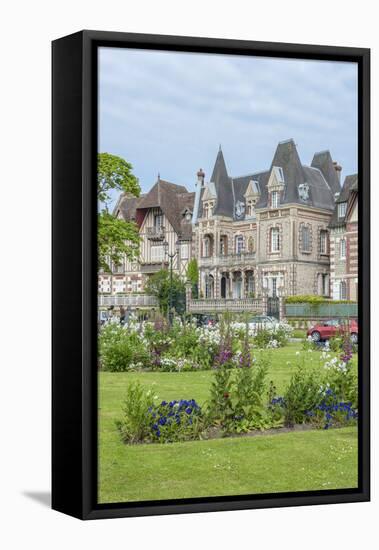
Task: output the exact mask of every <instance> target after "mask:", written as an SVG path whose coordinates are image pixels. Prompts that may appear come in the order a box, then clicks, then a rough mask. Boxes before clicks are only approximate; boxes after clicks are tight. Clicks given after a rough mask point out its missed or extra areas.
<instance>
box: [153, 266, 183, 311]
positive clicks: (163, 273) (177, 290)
mask: <svg viewBox="0 0 379 550" xmlns="http://www.w3.org/2000/svg"><path fill="white" fill-rule="evenodd" d="M170 288H171V292H172V305H173V307H174V308H175V310H176V311H177V312H178V313H184V309H185V286H184V283H183V281H182V280H181V278H180V277H179V275H177V274H176V273H173V274H172V285H171V281H170V272H169V270H168V269H161V270H160V271H158V272H157V273H154V275H153V276H152V277H150V278H149V280H148V281H147V283H146V285H145V291H146V294H150V295H151V296H155V297H156V298H157V299H158V303H159V308H160V310H161V311H162V313H163V314H167V312H168V310H169V307H170Z"/></svg>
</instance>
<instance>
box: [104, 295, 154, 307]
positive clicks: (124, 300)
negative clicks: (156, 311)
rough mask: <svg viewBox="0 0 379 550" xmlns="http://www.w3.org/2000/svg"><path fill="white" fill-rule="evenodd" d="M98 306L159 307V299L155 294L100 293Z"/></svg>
mask: <svg viewBox="0 0 379 550" xmlns="http://www.w3.org/2000/svg"><path fill="white" fill-rule="evenodd" d="M98 306H100V307H109V306H130V307H157V306H158V301H157V299H156V298H155V296H148V295H147V294H128V295H122V294H119V295H117V294H112V295H106V294H99V295H98Z"/></svg>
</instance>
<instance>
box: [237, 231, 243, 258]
mask: <svg viewBox="0 0 379 550" xmlns="http://www.w3.org/2000/svg"><path fill="white" fill-rule="evenodd" d="M242 252H243V236H242V235H237V237H236V254H241V253H242Z"/></svg>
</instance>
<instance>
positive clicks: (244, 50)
mask: <svg viewBox="0 0 379 550" xmlns="http://www.w3.org/2000/svg"><path fill="white" fill-rule="evenodd" d="M369 59H370V54H369V50H367V49H360V48H346V47H329V46H310V45H298V44H274V43H263V42H249V41H236V40H217V39H207V38H188V37H174V36H154V35H139V34H124V33H108V32H99V31H83V32H79V33H77V34H73V35H71V36H67V37H64V38H61V39H59V40H56V41H55V42H53V404H52V414H53V450H52V453H53V454H52V459H53V495H52V496H53V508H54V509H55V510H59V511H61V512H65V513H67V514H70V515H73V516H76V517H78V518H82V519H96V518H111V517H121V516H137V515H151V514H172V513H185V512H198V511H217V510H238V509H245V508H261V507H275V506H293V505H306V504H326V503H339V502H358V501H366V500H368V499H369V479H370V470H369V468H370V461H369V430H370V417H369V409H370V402H369V398H370V394H369V367H370V359H369V341H370V326H369V312H370V279H369V239H370V234H369V177H370V155H369V151H370V147H369V139H370V134H369V114H370V105H369V71H370V68H369Z"/></svg>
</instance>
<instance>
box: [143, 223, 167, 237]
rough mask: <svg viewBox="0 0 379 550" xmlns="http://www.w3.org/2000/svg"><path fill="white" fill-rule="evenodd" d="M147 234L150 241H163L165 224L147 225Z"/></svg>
mask: <svg viewBox="0 0 379 550" xmlns="http://www.w3.org/2000/svg"><path fill="white" fill-rule="evenodd" d="M146 236H147V238H148V239H149V240H150V241H163V240H164V238H165V228H164V226H163V225H161V226H159V227H154V226H152V227H147V228H146Z"/></svg>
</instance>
